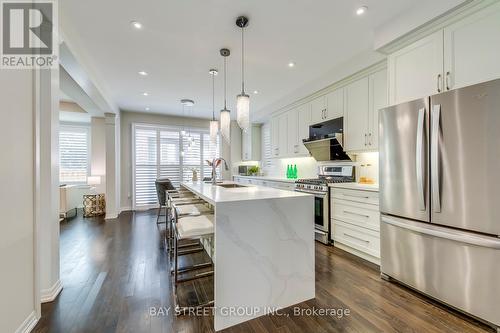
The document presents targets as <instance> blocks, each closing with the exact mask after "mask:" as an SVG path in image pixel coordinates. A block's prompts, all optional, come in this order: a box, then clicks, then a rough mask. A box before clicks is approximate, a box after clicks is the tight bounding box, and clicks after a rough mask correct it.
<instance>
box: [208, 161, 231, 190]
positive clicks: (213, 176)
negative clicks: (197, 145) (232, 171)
mask: <svg viewBox="0 0 500 333" xmlns="http://www.w3.org/2000/svg"><path fill="white" fill-rule="evenodd" d="M219 161H224V168H225V169H226V171H227V170H229V168H228V167H227V162H226V160H225V159H223V158H222V157H218V158H214V159H213V160H212V184H214V185H215V184H217V172H216V169H217V162H219Z"/></svg>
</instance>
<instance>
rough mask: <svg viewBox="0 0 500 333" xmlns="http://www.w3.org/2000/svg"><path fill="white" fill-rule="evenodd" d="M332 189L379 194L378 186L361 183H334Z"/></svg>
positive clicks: (331, 185)
mask: <svg viewBox="0 0 500 333" xmlns="http://www.w3.org/2000/svg"><path fill="white" fill-rule="evenodd" d="M328 186H330V187H337V188H346V189H349V190H361V191H372V192H378V184H360V183H333V184H329V185H328Z"/></svg>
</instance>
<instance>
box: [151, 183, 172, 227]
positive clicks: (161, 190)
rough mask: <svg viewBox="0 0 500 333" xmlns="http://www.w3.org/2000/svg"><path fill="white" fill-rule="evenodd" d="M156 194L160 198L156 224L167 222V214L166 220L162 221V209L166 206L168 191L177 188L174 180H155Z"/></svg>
mask: <svg viewBox="0 0 500 333" xmlns="http://www.w3.org/2000/svg"><path fill="white" fill-rule="evenodd" d="M155 188H156V196H157V198H158V211H157V214H156V224H163V223H166V220H167V216H165V221H160V216H162V215H161V211H162V208H163V207H166V200H167V197H166V192H167V191H172V190H175V187H174V186H173V185H172V182H171V181H170V179H169V178H157V179H156V180H155Z"/></svg>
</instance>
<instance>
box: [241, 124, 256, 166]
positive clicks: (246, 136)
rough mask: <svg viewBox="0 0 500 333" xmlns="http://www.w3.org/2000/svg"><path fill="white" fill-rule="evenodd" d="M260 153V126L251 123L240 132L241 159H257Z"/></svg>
mask: <svg viewBox="0 0 500 333" xmlns="http://www.w3.org/2000/svg"><path fill="white" fill-rule="evenodd" d="M260 155H261V126H260V125H255V124H253V125H252V126H251V127H250V129H249V130H248V131H247V132H244V131H242V133H241V160H242V161H258V160H260V157H261V156H260Z"/></svg>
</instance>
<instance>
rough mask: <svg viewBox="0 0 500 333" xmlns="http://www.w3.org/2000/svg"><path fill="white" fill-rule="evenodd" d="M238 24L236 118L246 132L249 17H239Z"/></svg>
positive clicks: (247, 120) (248, 104)
mask: <svg viewBox="0 0 500 333" xmlns="http://www.w3.org/2000/svg"><path fill="white" fill-rule="evenodd" d="M236 25H237V26H238V27H240V28H241V94H239V95H238V96H236V120H237V122H238V125H239V126H240V128H241V129H242V130H243V131H244V132H246V131H248V129H249V128H250V96H248V95H247V94H245V44H244V41H245V40H244V34H243V32H244V30H245V28H246V27H247V26H248V18H246V17H245V16H240V17H238V18H237V19H236Z"/></svg>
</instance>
